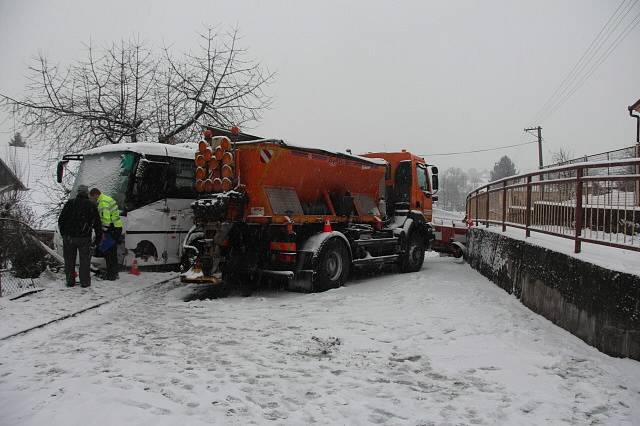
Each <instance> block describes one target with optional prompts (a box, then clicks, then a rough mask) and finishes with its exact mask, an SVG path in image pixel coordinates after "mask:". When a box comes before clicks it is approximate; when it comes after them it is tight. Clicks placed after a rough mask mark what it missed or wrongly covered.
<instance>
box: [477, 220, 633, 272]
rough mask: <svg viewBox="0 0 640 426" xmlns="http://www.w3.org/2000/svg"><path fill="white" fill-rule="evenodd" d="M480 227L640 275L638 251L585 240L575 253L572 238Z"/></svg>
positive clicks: (607, 267)
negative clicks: (578, 251) (527, 234)
mask: <svg viewBox="0 0 640 426" xmlns="http://www.w3.org/2000/svg"><path fill="white" fill-rule="evenodd" d="M481 222H482V221H481ZM478 228H481V229H483V230H486V231H490V232H495V233H498V234H502V235H505V236H507V237H510V238H514V239H517V240H521V241H526V242H527V243H529V244H533V245H536V246H539V247H544V248H547V249H549V250H553V251H557V252H559V253H564V254H566V255H569V256H572V257H575V258H577V259H580V260H583V261H585V262H589V263H593V264H595V265H598V266H601V267H603V268H606V269H611V270H614V271H618V272H626V273H628V274H634V275H638V276H640V262H639V261H638V260H639V259H640V256H639V255H638V252H636V251H632V250H623V249H619V248H615V247H607V246H602V245H599V244H591V243H585V242H583V243H582V245H581V251H580V253H574V252H573V251H574V241H573V240H572V239H567V238H561V237H556V236H553V235H547V234H539V233H536V232H534V231H532V232H531V236H530V237H528V238H527V237H525V232H524V231H523V230H521V229H514V228H507V230H506V231H505V232H502V228H501V227H499V226H489V227H488V228H485V226H484V225H483V224H482V223H481V224H480V226H478Z"/></svg>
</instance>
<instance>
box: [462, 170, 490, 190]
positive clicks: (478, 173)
mask: <svg viewBox="0 0 640 426" xmlns="http://www.w3.org/2000/svg"><path fill="white" fill-rule="evenodd" d="M488 174H489V172H488V171H487V170H478V169H475V168H470V169H468V170H467V176H468V177H469V191H472V190H473V189H475V188H477V187H479V186H480V185H482V184H483V183H485V182H486V181H487V175H488Z"/></svg>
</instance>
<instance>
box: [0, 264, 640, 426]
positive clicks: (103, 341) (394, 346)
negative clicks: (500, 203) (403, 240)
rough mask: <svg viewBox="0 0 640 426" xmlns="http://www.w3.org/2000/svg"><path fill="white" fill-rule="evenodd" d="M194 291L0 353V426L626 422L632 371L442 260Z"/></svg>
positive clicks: (157, 290) (108, 310)
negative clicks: (292, 284) (326, 280)
mask: <svg viewBox="0 0 640 426" xmlns="http://www.w3.org/2000/svg"><path fill="white" fill-rule="evenodd" d="M96 289H97V288H96ZM76 290H77V289H71V290H65V291H64V292H61V293H64V294H67V295H68V299H69V300H71V299H72V298H73V297H76V295H77V294H78V293H77V292H76ZM195 291H196V287H194V286H189V287H181V286H180V285H179V284H177V283H175V282H170V283H166V284H163V285H159V286H154V287H151V288H149V289H148V290H147V291H144V292H138V293H135V294H133V295H132V296H131V297H127V298H121V299H118V300H116V301H115V302H113V303H110V304H107V305H104V306H102V307H100V308H98V309H95V310H92V311H89V312H86V313H84V314H82V315H79V316H77V317H74V318H70V319H68V320H65V321H62V322H58V323H55V324H54V325H51V326H47V327H44V328H42V329H38V330H35V331H32V332H30V333H27V334H24V335H20V336H17V337H14V338H11V339H9V340H5V341H4V342H2V344H1V345H0V360H1V364H0V412H1V413H2V421H3V422H4V423H5V424H12V425H21V424H29V425H40V424H48V425H58V424H59V425H68V424H85V423H91V424H98V425H102V424H104V425H107V424H149V425H154V426H155V425H174V424H189V425H194V424H242V425H244V424H250V423H254V424H255V423H259V424H264V423H270V421H274V423H276V424H294V425H298V424H309V423H318V424H368V423H386V424H431V423H433V424H508V425H511V424H580V425H581V424H587V423H603V424H612V425H613V424H615V425H619V424H628V425H631V424H634V423H636V424H637V421H638V419H640V363H638V362H636V361H632V360H628V359H616V358H611V357H609V356H607V355H604V354H602V353H600V352H598V351H597V350H595V349H594V348H592V347H590V346H588V345H587V344H585V343H584V342H582V341H581V340H579V339H578V338H576V337H574V336H573V335H571V334H570V333H568V332H566V331H564V330H562V329H560V328H558V327H556V326H554V325H553V324H552V323H551V322H549V321H547V320H545V319H544V318H542V317H540V316H538V315H536V314H534V313H532V312H531V311H529V310H528V309H527V308H525V307H524V306H522V305H521V304H520V302H519V301H518V300H517V299H515V298H514V297H512V296H510V295H508V294H507V293H505V292H504V291H502V290H501V289H499V288H498V287H496V286H495V285H494V284H493V283H491V282H489V281H488V280H487V279H485V278H484V277H482V276H481V275H480V274H478V273H477V272H475V271H473V270H472V269H471V268H470V267H469V266H468V265H466V264H461V263H457V262H456V261H454V260H453V259H451V258H438V257H429V258H428V259H427V261H426V262H425V266H424V268H423V270H422V271H420V272H418V273H414V274H389V275H384V276H379V277H375V278H367V279H365V278H361V279H358V280H355V281H352V282H349V283H348V285H347V286H346V287H343V288H340V289H336V290H331V291H327V292H324V293H319V294H296V293H286V292H280V293H279V292H266V291H265V292H262V293H260V294H258V295H256V296H254V297H249V298H238V297H230V298H227V299H218V300H193V301H190V302H184V301H183V299H184V298H186V297H188V296H189V295H192V294H194V292H195ZM39 294H41V293H39ZM34 297H35V295H34ZM46 303H47V300H46V299H44V298H43V299H42V305H43V306H44V305H45V304H46ZM34 306H35V305H34Z"/></svg>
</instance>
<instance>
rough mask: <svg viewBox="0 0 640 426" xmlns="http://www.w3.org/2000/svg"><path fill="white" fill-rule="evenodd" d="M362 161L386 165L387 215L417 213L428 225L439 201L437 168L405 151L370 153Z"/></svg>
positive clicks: (364, 155)
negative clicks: (377, 159)
mask: <svg viewBox="0 0 640 426" xmlns="http://www.w3.org/2000/svg"><path fill="white" fill-rule="evenodd" d="M362 156H363V157H368V158H381V159H383V160H385V161H387V163H388V166H387V173H386V175H385V194H386V197H385V201H386V204H387V215H388V216H393V215H394V214H395V211H396V210H413V211H420V212H421V213H422V214H423V215H424V217H425V220H426V221H427V222H431V220H432V218H433V202H434V201H437V200H438V197H437V196H436V195H435V193H436V192H437V191H438V168H437V167H435V166H429V165H428V164H427V163H426V162H425V161H424V158H421V157H418V156H416V155H414V154H411V153H410V152H407V151H406V150H402V151H401V152H373V153H367V154H363V155H362Z"/></svg>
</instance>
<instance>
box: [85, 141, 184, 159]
mask: <svg viewBox="0 0 640 426" xmlns="http://www.w3.org/2000/svg"><path fill="white" fill-rule="evenodd" d="M196 150H197V145H196V144H193V143H185V144H177V145H167V144H161V143H153V142H136V143H121V144H112V145H105V146H101V147H98V148H92V149H89V150H87V151H85V152H84V153H83V154H84V155H91V154H104V153H110V152H123V151H124V152H126V151H131V152H136V153H138V154H144V155H167V156H170V157H179V158H188V159H193V156H194V155H195V153H196Z"/></svg>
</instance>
